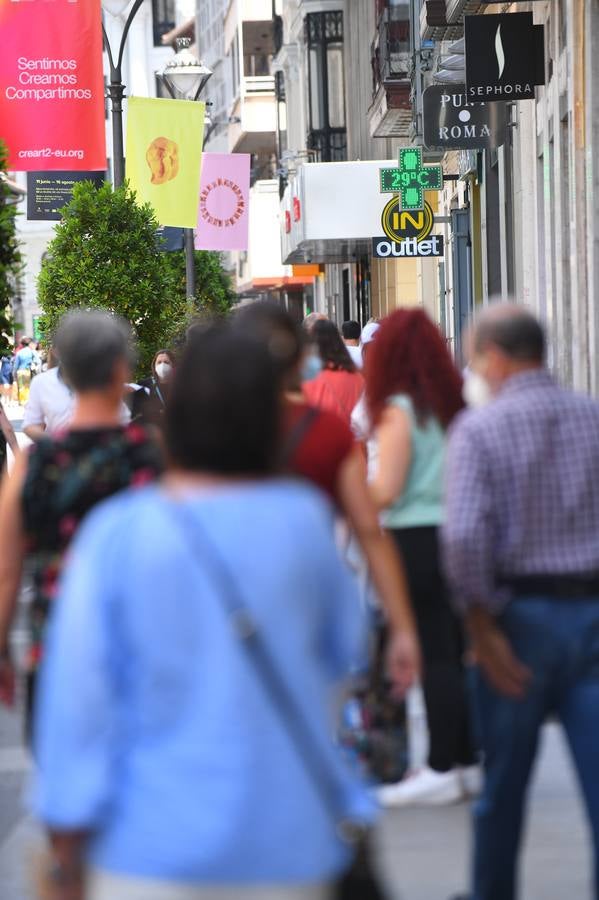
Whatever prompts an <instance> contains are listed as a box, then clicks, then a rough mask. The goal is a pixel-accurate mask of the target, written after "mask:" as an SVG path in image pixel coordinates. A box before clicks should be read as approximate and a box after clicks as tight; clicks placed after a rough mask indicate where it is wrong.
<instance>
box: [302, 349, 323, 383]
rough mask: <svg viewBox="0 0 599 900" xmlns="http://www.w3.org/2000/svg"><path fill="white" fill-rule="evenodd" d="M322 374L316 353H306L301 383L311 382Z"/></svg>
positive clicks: (319, 359) (320, 363)
mask: <svg viewBox="0 0 599 900" xmlns="http://www.w3.org/2000/svg"><path fill="white" fill-rule="evenodd" d="M321 372H322V360H321V358H320V356H318V355H317V354H316V353H308V354H307V355H306V356H305V357H304V362H303V364H302V381H312V380H313V379H314V378H316V376H317V375H320V373H321Z"/></svg>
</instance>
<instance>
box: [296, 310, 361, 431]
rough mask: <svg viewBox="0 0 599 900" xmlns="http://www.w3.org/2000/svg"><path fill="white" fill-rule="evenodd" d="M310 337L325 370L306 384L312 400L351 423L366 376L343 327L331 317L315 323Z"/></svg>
mask: <svg viewBox="0 0 599 900" xmlns="http://www.w3.org/2000/svg"><path fill="white" fill-rule="evenodd" d="M310 337H311V339H312V340H313V342H314V344H315V345H316V348H317V350H318V353H319V355H320V358H321V360H322V364H323V369H322V372H321V373H320V374H319V375H317V376H316V378H313V379H312V380H311V381H306V382H305V383H304V385H303V391H304V396H305V398H306V400H307V401H308V403H310V404H311V405H312V406H316V407H318V409H322V410H327V411H328V412H332V413H335V414H336V415H338V416H339V417H340V418H341V419H343V421H344V422H346V423H347V425H348V426H349V424H350V420H351V414H352V412H353V409H354V407H355V405H356V403H357V402H358V400H359V399H360V397H361V396H362V392H363V390H364V379H363V378H362V375H361V373H360V372H358V370H357V368H356V366H355V364H354V363H353V361H352V358H351V356H350V355H349V353H348V350H347V347H346V346H345V344H344V343H343V340H342V338H341V335H340V334H339V329H338V328H337V326H336V325H334V324H333V322H329V321H328V320H327V319H322V320H319V321H318V322H316V323H315V324H314V327H313V328H312V331H311V333H310Z"/></svg>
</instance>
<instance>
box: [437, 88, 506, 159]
mask: <svg viewBox="0 0 599 900" xmlns="http://www.w3.org/2000/svg"><path fill="white" fill-rule="evenodd" d="M423 109H424V145H425V147H428V148H429V150H445V149H448V148H452V149H462V150H487V149H490V148H492V147H500V146H501V145H502V144H503V142H504V140H505V129H506V124H507V117H506V110H505V104H504V103H469V102H468V99H467V97H466V85H465V84H451V85H448V84H446V85H440V84H434V85H432V87H428V88H427V89H426V90H425V91H424V94H423Z"/></svg>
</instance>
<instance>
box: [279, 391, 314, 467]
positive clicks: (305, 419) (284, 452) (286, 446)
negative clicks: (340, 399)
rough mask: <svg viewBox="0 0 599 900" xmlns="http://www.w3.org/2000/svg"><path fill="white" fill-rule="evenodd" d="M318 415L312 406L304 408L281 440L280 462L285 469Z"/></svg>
mask: <svg viewBox="0 0 599 900" xmlns="http://www.w3.org/2000/svg"><path fill="white" fill-rule="evenodd" d="M318 416H319V411H318V409H316V407H314V406H310V407H309V408H308V409H306V410H304V412H303V413H302V415H301V416H300V417H299V419H298V420H297V422H296V423H295V425H294V426H293V428H292V429H291V431H290V432H289V434H288V435H287V437H286V439H285V440H284V441H283V446H282V448H281V453H280V462H281V465H282V466H283V468H284V469H287V468H288V467H289V466H290V465H291V462H292V460H293V457H294V456H295V454H296V451H297V450H299V447H300V445H301V443H302V441H303V439H304V438H305V437H306V435H307V434H308V432H309V431H310V428H311V427H312V424H313V423H314V422H315V421H316V419H317V418H318Z"/></svg>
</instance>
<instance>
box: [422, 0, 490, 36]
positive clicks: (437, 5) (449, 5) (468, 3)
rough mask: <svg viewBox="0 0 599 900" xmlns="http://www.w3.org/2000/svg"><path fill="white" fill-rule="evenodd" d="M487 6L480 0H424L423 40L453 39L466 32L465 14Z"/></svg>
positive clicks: (472, 13)
mask: <svg viewBox="0 0 599 900" xmlns="http://www.w3.org/2000/svg"><path fill="white" fill-rule="evenodd" d="M486 7H487V4H486V3H481V2H480V0H423V3H422V7H421V9H420V36H421V38H422V40H423V41H424V40H432V41H453V40H456V39H457V38H460V37H462V36H463V34H464V16H465V15H474V14H476V13H479V12H480V11H481V10H482V11H484V10H485V9H486Z"/></svg>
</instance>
